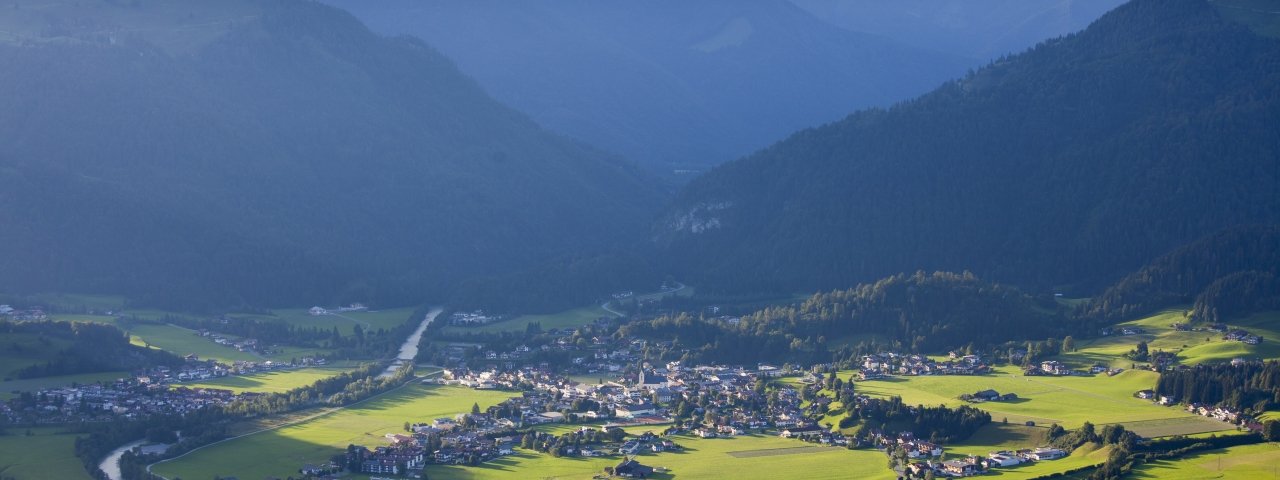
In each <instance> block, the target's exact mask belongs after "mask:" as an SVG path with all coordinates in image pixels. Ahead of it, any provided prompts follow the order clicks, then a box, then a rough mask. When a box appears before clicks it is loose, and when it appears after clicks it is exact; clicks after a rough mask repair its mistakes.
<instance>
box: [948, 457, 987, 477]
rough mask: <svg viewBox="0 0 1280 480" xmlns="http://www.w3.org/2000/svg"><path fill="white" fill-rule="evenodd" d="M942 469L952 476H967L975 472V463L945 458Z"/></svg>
mask: <svg viewBox="0 0 1280 480" xmlns="http://www.w3.org/2000/svg"><path fill="white" fill-rule="evenodd" d="M942 470H943V471H944V472H947V474H948V475H951V476H953V477H968V476H971V475H973V474H975V473H977V471H978V469H977V465H974V464H972V463H969V462H966V461H964V460H947V461H945V462H942Z"/></svg>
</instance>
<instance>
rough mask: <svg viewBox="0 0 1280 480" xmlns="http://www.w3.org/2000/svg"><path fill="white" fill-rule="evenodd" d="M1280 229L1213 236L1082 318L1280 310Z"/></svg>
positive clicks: (1160, 261)
mask: <svg viewBox="0 0 1280 480" xmlns="http://www.w3.org/2000/svg"><path fill="white" fill-rule="evenodd" d="M1277 274H1280V225H1258V226H1243V227H1236V228H1230V229H1226V230H1223V231H1221V232H1217V233H1214V234H1211V235H1208V236H1206V237H1204V238H1202V239H1199V240H1197V241H1195V242H1191V243H1189V244H1187V245H1185V246H1181V247H1179V248H1177V249H1175V250H1173V251H1172V252H1170V253H1168V254H1166V255H1163V256H1161V257H1159V258H1157V259H1155V260H1153V261H1151V262H1150V263H1149V264H1147V265H1146V266H1144V267H1142V268H1141V269H1138V270H1137V271H1135V272H1133V273H1131V274H1129V275H1127V276H1125V277H1124V278H1122V279H1120V281H1118V282H1116V284H1115V285H1112V286H1111V287H1110V288H1108V289H1106V290H1105V291H1104V292H1103V293H1102V294H1101V295H1099V296H1098V297H1097V298H1094V299H1093V300H1091V301H1090V302H1089V303H1088V304H1086V305H1085V306H1083V307H1082V308H1081V309H1080V311H1079V312H1078V314H1079V315H1080V316H1083V317H1085V318H1088V319H1090V320H1093V321H1096V322H1099V323H1114V322H1117V321H1122V320H1127V319H1130V318H1133V317H1136V316H1140V315H1145V314H1149V313H1152V312H1154V311H1156V310H1158V309H1160V308H1165V307H1168V306H1170V305H1177V304H1192V303H1193V307H1192V313H1193V318H1194V319H1196V320H1200V321H1206V322H1218V321H1224V320H1227V319H1229V318H1233V317H1240V316H1244V315H1247V314H1249V313H1253V312H1256V311H1260V310H1266V309H1274V308H1280V288H1276V286H1277V285H1276V279H1275V277H1276V275H1277Z"/></svg>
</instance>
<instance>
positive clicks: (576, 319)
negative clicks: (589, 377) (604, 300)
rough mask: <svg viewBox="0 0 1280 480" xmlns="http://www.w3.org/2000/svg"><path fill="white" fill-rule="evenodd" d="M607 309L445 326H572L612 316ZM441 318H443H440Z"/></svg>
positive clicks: (496, 328)
mask: <svg viewBox="0 0 1280 480" xmlns="http://www.w3.org/2000/svg"><path fill="white" fill-rule="evenodd" d="M614 316H615V315H614V314H612V313H609V311H608V310H605V309H603V308H601V307H600V306H599V305H596V306H593V307H582V308H575V309H573V310H566V311H563V312H560V313H552V314H547V315H521V316H518V317H515V318H511V319H507V320H503V321H500V322H494V323H490V324H488V325H480V326H476V327H454V326H450V327H446V331H449V332H485V333H494V332H523V331H525V329H526V328H528V327H529V324H530V323H537V324H539V325H540V326H541V327H542V329H543V330H550V329H553V328H574V327H579V326H582V325H586V324H588V323H591V322H594V321H595V319H597V318H600V317H614ZM442 320H443V319H442Z"/></svg>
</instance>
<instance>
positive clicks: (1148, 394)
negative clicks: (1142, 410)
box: [1134, 390, 1156, 400]
mask: <svg viewBox="0 0 1280 480" xmlns="http://www.w3.org/2000/svg"><path fill="white" fill-rule="evenodd" d="M1134 395H1137V397H1138V398H1141V399H1143V400H1151V399H1153V398H1155V397H1156V392H1154V391H1151V390H1138V393H1136V394H1134Z"/></svg>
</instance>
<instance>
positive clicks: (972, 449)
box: [946, 421, 1110, 480]
mask: <svg viewBox="0 0 1280 480" xmlns="http://www.w3.org/2000/svg"><path fill="white" fill-rule="evenodd" d="M1047 435H1048V428H1045V427H1040V426H1036V427H1028V426H1025V425H1020V424H1015V423H1008V424H1005V423H1000V422H998V421H997V422H995V423H992V424H990V425H987V426H985V427H982V428H981V429H980V430H978V432H977V433H975V434H974V435H973V436H972V437H969V439H967V440H965V441H964V442H960V443H956V444H952V445H948V446H947V447H946V450H947V453H946V456H947V458H961V457H965V456H968V455H977V456H980V457H985V456H987V454H988V453H991V452H995V451H1000V450H1016V449H1020V448H1034V447H1039V446H1044V445H1045V438H1046V436H1047ZM1109 453H1110V449H1109V448H1097V446H1096V445H1093V444H1086V445H1084V446H1082V447H1080V448H1079V449H1076V451H1074V452H1071V455H1069V456H1067V457H1066V458H1062V459H1059V460H1052V461H1044V462H1034V463H1024V464H1022V465H1018V466H1016V467H1010V468H997V469H993V470H992V474H993V476H995V477H997V478H1001V479H1010V480H1013V479H1023V478H1036V477H1040V476H1044V475H1051V474H1054V473H1057V472H1064V471H1067V470H1070V469H1074V468H1079V467H1083V466H1087V465H1097V464H1100V463H1103V462H1106V461H1107V455H1108V454H1109Z"/></svg>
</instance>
